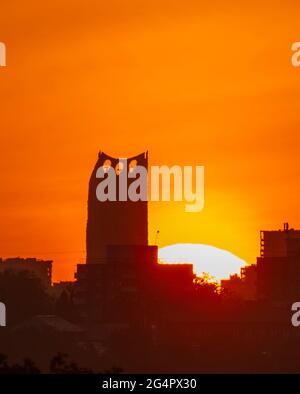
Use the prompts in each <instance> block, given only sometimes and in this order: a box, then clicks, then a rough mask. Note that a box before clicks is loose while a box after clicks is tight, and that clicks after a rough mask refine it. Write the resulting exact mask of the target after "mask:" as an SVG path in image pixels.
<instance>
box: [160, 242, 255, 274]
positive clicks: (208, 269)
mask: <svg viewBox="0 0 300 394" xmlns="http://www.w3.org/2000/svg"><path fill="white" fill-rule="evenodd" d="M158 254H159V259H160V261H161V262H163V263H166V264H175V263H193V264H194V272H195V273H196V274H198V275H201V274H202V273H203V272H205V273H208V274H209V275H210V276H213V277H214V278H215V279H217V280H218V281H219V280H221V279H225V278H228V277H229V276H230V275H232V274H239V273H240V269H241V267H243V266H245V265H247V263H246V262H245V261H244V260H242V259H240V258H239V257H237V256H235V255H234V254H232V253H230V252H228V251H226V250H223V249H219V248H215V247H213V246H209V245H202V244H175V245H170V246H165V247H163V248H160V249H159V251H158Z"/></svg>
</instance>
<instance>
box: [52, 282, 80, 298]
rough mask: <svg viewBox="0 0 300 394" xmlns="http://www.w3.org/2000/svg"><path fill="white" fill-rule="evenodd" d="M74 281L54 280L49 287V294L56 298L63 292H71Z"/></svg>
mask: <svg viewBox="0 0 300 394" xmlns="http://www.w3.org/2000/svg"><path fill="white" fill-rule="evenodd" d="M74 283H75V282H74V281H60V282H54V283H53V284H52V287H51V294H52V295H53V296H54V297H55V298H58V297H59V296H60V295H61V294H62V293H63V292H66V293H68V294H71V293H72V289H73V286H74Z"/></svg>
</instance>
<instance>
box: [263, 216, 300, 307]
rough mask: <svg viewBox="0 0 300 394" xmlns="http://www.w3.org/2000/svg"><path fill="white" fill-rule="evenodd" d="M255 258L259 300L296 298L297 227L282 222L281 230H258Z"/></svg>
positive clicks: (299, 277)
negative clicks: (258, 252)
mask: <svg viewBox="0 0 300 394" xmlns="http://www.w3.org/2000/svg"><path fill="white" fill-rule="evenodd" d="M260 242H261V248H260V257H258V258H257V286H258V297H259V299H264V300H272V301H279V302H285V301H287V302H289V301H295V300H298V299H299V297H300V230H294V229H293V228H289V226H288V223H285V224H284V228H283V230H277V231H261V241H260Z"/></svg>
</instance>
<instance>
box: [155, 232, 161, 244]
mask: <svg viewBox="0 0 300 394" xmlns="http://www.w3.org/2000/svg"><path fill="white" fill-rule="evenodd" d="M159 233H160V231H159V230H157V231H156V234H155V241H154V245H157V244H158V237H159Z"/></svg>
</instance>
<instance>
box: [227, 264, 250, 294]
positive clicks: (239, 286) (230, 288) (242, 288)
mask: <svg viewBox="0 0 300 394" xmlns="http://www.w3.org/2000/svg"><path fill="white" fill-rule="evenodd" d="M221 287H222V288H223V289H224V290H226V291H227V292H228V294H229V295H232V296H237V297H239V298H241V299H243V300H245V301H254V300H256V298H257V267H256V265H255V264H252V265H247V266H245V267H242V268H241V273H240V276H239V275H237V274H235V275H230V278H229V279H223V280H221Z"/></svg>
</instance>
